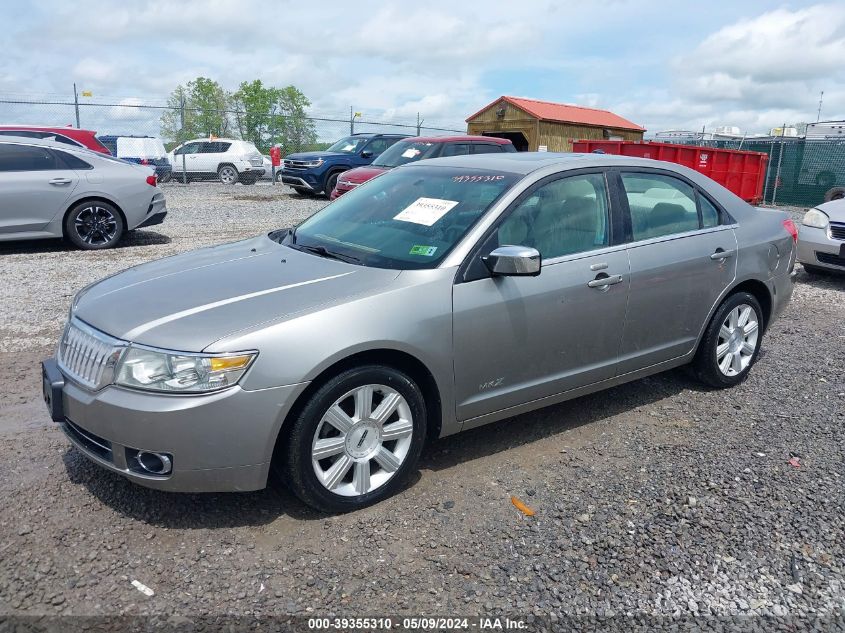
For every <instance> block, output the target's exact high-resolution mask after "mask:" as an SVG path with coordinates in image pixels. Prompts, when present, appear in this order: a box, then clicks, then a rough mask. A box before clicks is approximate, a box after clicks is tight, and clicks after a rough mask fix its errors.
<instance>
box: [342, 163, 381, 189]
mask: <svg viewBox="0 0 845 633" xmlns="http://www.w3.org/2000/svg"><path fill="white" fill-rule="evenodd" d="M386 171H388V169H387V167H373V166H372V165H369V166H367V167H356V168H355V169H350V170H349V171H345V172H343V175H342V176H341V178H342V179H343V180H345V181H347V182H351V183H355V184H356V185H360V184H361V183H363V182H367V181H368V180H371V179H372V178H375V177H376V176H378V175H380V174H383V173H384V172H386Z"/></svg>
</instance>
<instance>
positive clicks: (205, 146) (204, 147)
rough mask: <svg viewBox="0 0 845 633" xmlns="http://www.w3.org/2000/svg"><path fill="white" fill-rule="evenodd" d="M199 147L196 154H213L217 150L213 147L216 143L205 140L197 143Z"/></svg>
mask: <svg viewBox="0 0 845 633" xmlns="http://www.w3.org/2000/svg"><path fill="white" fill-rule="evenodd" d="M197 145H198V146H199V147H198V149H197V152H196V153H197V154H214V153H215V152H216V151H217V150H216V149H215V147H216V146H217V143H214V142H209V141H206V142H204V143H198V144H197Z"/></svg>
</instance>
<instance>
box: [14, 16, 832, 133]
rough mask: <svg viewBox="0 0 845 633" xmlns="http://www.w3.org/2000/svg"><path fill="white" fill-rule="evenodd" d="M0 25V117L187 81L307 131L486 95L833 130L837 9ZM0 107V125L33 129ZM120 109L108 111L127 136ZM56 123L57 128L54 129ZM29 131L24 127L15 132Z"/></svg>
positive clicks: (426, 112)
mask: <svg viewBox="0 0 845 633" xmlns="http://www.w3.org/2000/svg"><path fill="white" fill-rule="evenodd" d="M17 6H19V7H20V8H19V9H17V10H16V12H15V13H13V14H11V15H10V14H9V13H10V12H4V26H3V29H2V32H0V43H2V45H3V47H2V49H3V52H4V53H3V57H4V60H3V63H2V65H0V99H4V98H6V99H10V98H21V97H26V96H39V97H46V96H60V97H63V98H66V97H67V96H68V94H71V93H72V83H73V82H74V81H76V82H77V84H78V85H79V87H80V90H89V91H92V92H93V94H94V100H103V101H108V102H112V103H119V102H125V103H129V104H131V103H136V102H144V103H153V104H161V103H163V102H164V100H166V98H167V95H168V94H169V93H170V91H171V90H172V89H173V88H174V87H175V86H176V85H177V84H179V83H180V82H184V81H187V80H189V79H192V78H194V77H196V76H198V75H202V76H206V77H211V78H213V79H216V80H217V81H219V82H220V83H221V84H222V85H223V86H224V87H226V88H228V89H235V88H236V87H237V85H238V83H239V82H241V81H243V80H249V79H254V78H260V79H262V80H263V81H264V82H265V83H269V84H274V85H280V86H281V85H287V84H294V85H296V86H297V87H299V88H300V89H301V90H302V91H303V92H305V94H306V95H307V96H308V97H309V98H310V99H311V100H312V102H313V108H312V112H313V113H315V114H317V115H328V116H331V115H334V116H347V115H348V112H349V107H350V105H351V106H354V108H355V109H356V110H359V111H362V112H363V113H364V114H365V118H373V119H379V118H388V119H392V120H396V121H410V120H412V119H415V117H416V113H417V112H418V111H419V112H421V113H422V116H423V117H424V118H425V120H426V122H427V123H429V124H432V125H440V126H445V127H453V126H456V125H458V126H460V125H462V122H463V119H464V118H465V117H466V116H467V115H469V114H471V113H472V112H474V111H475V110H477V109H479V108H480V107H481V106H483V105H485V104H486V103H487V102H488V101H491V100H492V99H494V98H496V97H497V96H499V95H502V94H509V95H516V96H527V97H533V98H538V99H545V100H549V101H560V102H566V103H578V104H582V105H589V106H595V107H601V108H607V109H610V110H613V111H615V112H617V113H618V114H620V115H622V116H625V117H626V118H628V119H631V120H633V121H635V122H636V123H639V124H641V125H643V126H645V127H646V128H648V129H649V130H650V131H652V132H656V131H659V130H665V129H670V128H683V129H701V127H702V126H707V127H708V128H712V127H713V126H716V125H736V126H739V127H740V129H741V130H743V131H748V132H749V133H753V132H764V131H767V130H768V129H769V128H771V127H774V126H778V125H780V124H782V123H783V122H785V121H786V122H790V123H794V122H798V121H808V120H809V121H814V120H815V119H816V109H817V107H818V100H819V92H820V91H822V90H823V91H824V106H823V110H822V118H823V119H825V118H845V63H843V60H845V4H843V3H842V2H839V3H830V4H811V3H801V2H784V3H775V2H762V1H757V0H744V1H742V2H739V1H737V0H711V1H710V2H707V3H691V2H674V1H658V0H637V1H635V2H634V1H624V0H593V1H580V2H579V1H567V2H553V1H544V0H522V1H520V2H513V0H510V1H500V0H485V1H483V2H482V1H478V2H469V1H468V2H455V1H454V0H450V1H440V0H430V1H428V2H425V3H410V2H372V1H369V0H359V1H357V2H354V3H348V2H344V3H340V2H337V3H336V2H331V1H328V2H326V1H323V2H310V3H302V2H289V1H287V0H263V1H261V2H245V1H243V0H240V1H238V0H208V1H206V2H201V1H192V0H179V1H178V2H173V1H172V0H144V2H120V1H118V0H114V1H111V2H109V1H106V0H75V1H74V2H66V1H65V0H56V1H50V0H44V1H39V0H33V1H32V2H30V3H27V4H20V5H17ZM29 112H30V114H27V110H26V109H21V108H19V107H16V106H15V107H13V106H9V105H4V104H2V103H0V119H9V118H21V117H31V116H32V114H31V110H30V111H29ZM136 115H137V113H136V112H135V111H134V110H133V109H131V108H124V109H112V110H110V111H109V117H111V118H112V119H114V120H121V119H127V120H131V119H132V117H133V116H136ZM62 116H64V115H62ZM30 122H36V121H30Z"/></svg>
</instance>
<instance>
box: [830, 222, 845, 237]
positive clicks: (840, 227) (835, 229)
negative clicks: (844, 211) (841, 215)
mask: <svg viewBox="0 0 845 633" xmlns="http://www.w3.org/2000/svg"><path fill="white" fill-rule="evenodd" d="M830 237H832V238H833V239H835V240H845V222H831V223H830Z"/></svg>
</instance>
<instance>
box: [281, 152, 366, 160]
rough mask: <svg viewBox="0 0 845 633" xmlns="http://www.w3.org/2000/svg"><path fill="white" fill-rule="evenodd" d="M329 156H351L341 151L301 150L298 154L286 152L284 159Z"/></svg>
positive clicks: (311, 158) (315, 158)
mask: <svg viewBox="0 0 845 633" xmlns="http://www.w3.org/2000/svg"><path fill="white" fill-rule="evenodd" d="M331 156H352V154H344V153H343V152H302V153H300V154H288V155H287V156H285V158H284V160H317V159H318V158H329V157H331Z"/></svg>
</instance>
